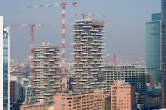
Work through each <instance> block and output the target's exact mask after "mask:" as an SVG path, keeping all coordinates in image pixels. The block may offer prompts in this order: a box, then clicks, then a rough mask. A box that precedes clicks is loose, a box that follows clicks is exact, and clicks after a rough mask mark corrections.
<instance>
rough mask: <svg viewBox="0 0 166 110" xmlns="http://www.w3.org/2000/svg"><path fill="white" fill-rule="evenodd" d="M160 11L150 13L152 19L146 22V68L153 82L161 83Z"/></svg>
mask: <svg viewBox="0 0 166 110" xmlns="http://www.w3.org/2000/svg"><path fill="white" fill-rule="evenodd" d="M160 19H161V18H160V13H155V14H152V21H151V22H146V58H145V59H146V68H147V72H148V74H150V75H152V76H153V79H154V81H155V82H160V83H161V71H160Z"/></svg>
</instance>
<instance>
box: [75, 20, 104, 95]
mask: <svg viewBox="0 0 166 110" xmlns="http://www.w3.org/2000/svg"><path fill="white" fill-rule="evenodd" d="M103 28H104V21H98V20H95V19H93V18H92V17H88V18H85V19H81V20H76V21H75V23H74V24H73V32H74V33H73V37H74V43H73V48H74V73H73V79H74V80H73V82H72V88H73V91H74V92H80V93H84V92H92V91H94V90H96V89H99V88H100V85H101V83H100V82H101V79H102V74H101V71H100V70H101V66H102V64H103V58H102V55H103Z"/></svg>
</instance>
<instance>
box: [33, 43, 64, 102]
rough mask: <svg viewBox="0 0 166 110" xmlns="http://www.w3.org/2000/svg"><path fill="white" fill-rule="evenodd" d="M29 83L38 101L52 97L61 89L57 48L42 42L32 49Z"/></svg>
mask: <svg viewBox="0 0 166 110" xmlns="http://www.w3.org/2000/svg"><path fill="white" fill-rule="evenodd" d="M32 54H33V56H32V62H31V63H32V65H31V71H30V72H31V73H30V74H31V78H30V79H31V81H30V83H31V85H32V87H33V88H34V95H35V96H36V98H37V101H38V102H41V103H42V102H43V101H46V102H47V101H49V100H52V99H53V96H54V94H55V93H56V92H57V91H58V92H59V91H61V74H60V70H59V68H60V65H59V48H58V47H56V46H52V45H50V44H49V43H47V42H43V44H42V45H40V46H34V47H33V49H32Z"/></svg>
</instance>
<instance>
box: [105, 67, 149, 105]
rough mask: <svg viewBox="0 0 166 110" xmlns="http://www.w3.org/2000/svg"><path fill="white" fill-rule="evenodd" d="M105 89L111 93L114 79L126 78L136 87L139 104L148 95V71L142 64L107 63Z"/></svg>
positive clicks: (126, 80) (125, 79)
mask: <svg viewBox="0 0 166 110" xmlns="http://www.w3.org/2000/svg"><path fill="white" fill-rule="evenodd" d="M102 71H103V74H104V81H103V90H104V91H105V92H108V93H110V91H111V89H110V88H111V86H112V85H113V82H114V81H118V80H124V81H125V82H128V83H130V84H131V85H132V86H134V87H135V91H136V92H137V97H136V98H137V99H136V103H137V104H143V103H144V98H143V97H142V96H144V95H146V89H147V88H146V71H145V67H144V66H142V65H105V66H104V67H103V68H102Z"/></svg>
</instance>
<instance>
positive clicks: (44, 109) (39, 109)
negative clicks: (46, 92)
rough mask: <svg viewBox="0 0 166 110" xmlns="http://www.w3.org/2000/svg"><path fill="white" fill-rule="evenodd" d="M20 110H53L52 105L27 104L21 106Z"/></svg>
mask: <svg viewBox="0 0 166 110" xmlns="http://www.w3.org/2000/svg"><path fill="white" fill-rule="evenodd" d="M20 110H55V109H54V105H53V104H49V105H48V104H31V105H30V104H29V105H22V106H21V107H20Z"/></svg>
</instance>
